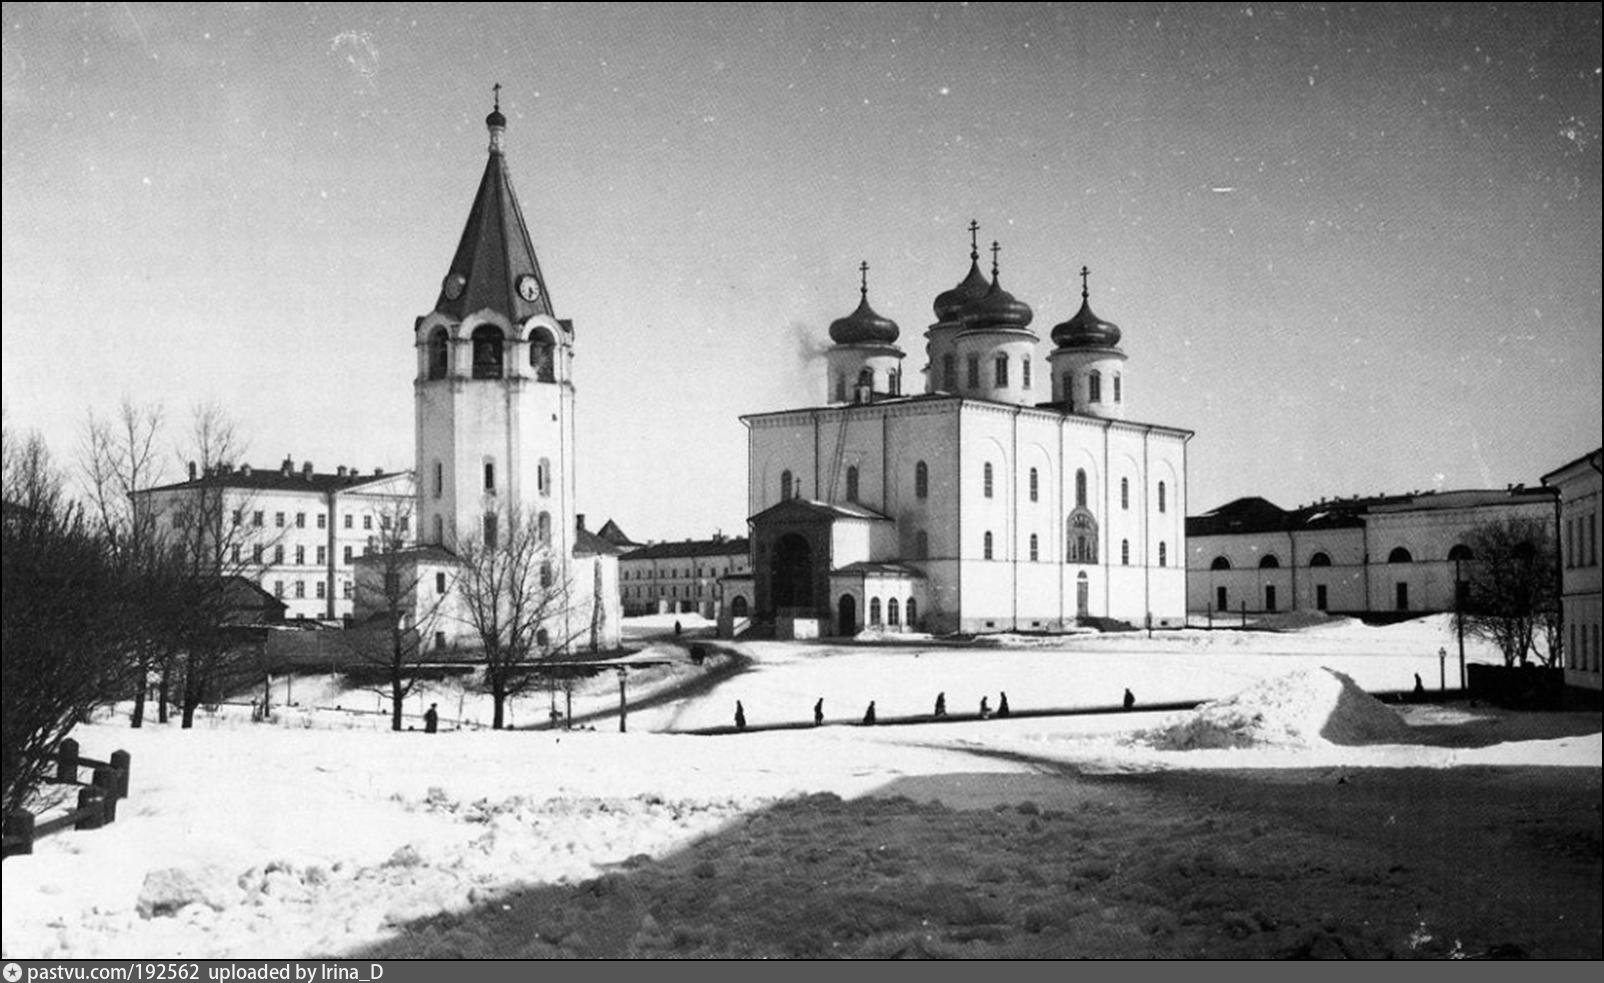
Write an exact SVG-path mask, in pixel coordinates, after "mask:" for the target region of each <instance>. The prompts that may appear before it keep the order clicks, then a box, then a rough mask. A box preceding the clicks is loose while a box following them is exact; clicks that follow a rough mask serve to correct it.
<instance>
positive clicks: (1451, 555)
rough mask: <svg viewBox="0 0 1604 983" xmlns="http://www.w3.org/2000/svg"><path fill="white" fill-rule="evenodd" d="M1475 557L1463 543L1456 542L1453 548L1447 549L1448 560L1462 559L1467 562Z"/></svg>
mask: <svg viewBox="0 0 1604 983" xmlns="http://www.w3.org/2000/svg"><path fill="white" fill-rule="evenodd" d="M1475 558H1476V557H1475V554H1473V553H1472V552H1471V551H1470V547H1469V546H1466V545H1465V544H1464V543H1456V544H1455V545H1454V548H1453V549H1451V550H1449V551H1448V559H1449V560H1450V561H1464V562H1466V563H1468V562H1470V561H1471V560H1473V559H1475Z"/></svg>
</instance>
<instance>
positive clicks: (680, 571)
mask: <svg viewBox="0 0 1604 983" xmlns="http://www.w3.org/2000/svg"><path fill="white" fill-rule="evenodd" d="M732 569H733V567H732V566H728V565H726V566H723V567H705V568H704V567H694V568H693V567H670V568H666V569H665V568H659V569H657V570H652V569H649V568H647V569H640V570H625V571H623V573H622V574H621V576H622V577H623V579H625V580H656V579H657V578H659V577H663V578H669V577H679V578H682V579H686V580H688V579H690V578H692V577H722V576H724V575H725V574H727V573H729V572H730V571H731V570H732Z"/></svg>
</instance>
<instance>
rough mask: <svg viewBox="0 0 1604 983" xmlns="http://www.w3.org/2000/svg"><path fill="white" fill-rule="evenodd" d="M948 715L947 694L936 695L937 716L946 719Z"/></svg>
mask: <svg viewBox="0 0 1604 983" xmlns="http://www.w3.org/2000/svg"><path fill="white" fill-rule="evenodd" d="M946 715H947V694H946V693H945V692H941V693H937V694H936V716H938V717H945V716H946Z"/></svg>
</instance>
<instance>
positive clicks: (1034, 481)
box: [1030, 468, 1041, 502]
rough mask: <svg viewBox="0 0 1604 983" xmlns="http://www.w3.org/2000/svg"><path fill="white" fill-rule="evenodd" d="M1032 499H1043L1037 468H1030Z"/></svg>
mask: <svg viewBox="0 0 1604 983" xmlns="http://www.w3.org/2000/svg"><path fill="white" fill-rule="evenodd" d="M1030 500H1031V501H1032V502H1036V501H1040V500H1041V483H1040V479H1039V477H1038V476H1037V474H1036V469H1035V468H1031V469H1030Z"/></svg>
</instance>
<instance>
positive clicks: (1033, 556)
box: [1030, 533, 1041, 563]
mask: <svg viewBox="0 0 1604 983" xmlns="http://www.w3.org/2000/svg"><path fill="white" fill-rule="evenodd" d="M1037 545H1038V540H1037V539H1036V534H1035V533H1031V534H1030V562H1032V563H1035V562H1036V561H1037V560H1039V559H1041V557H1040V556H1039V555H1038V550H1037Z"/></svg>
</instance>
